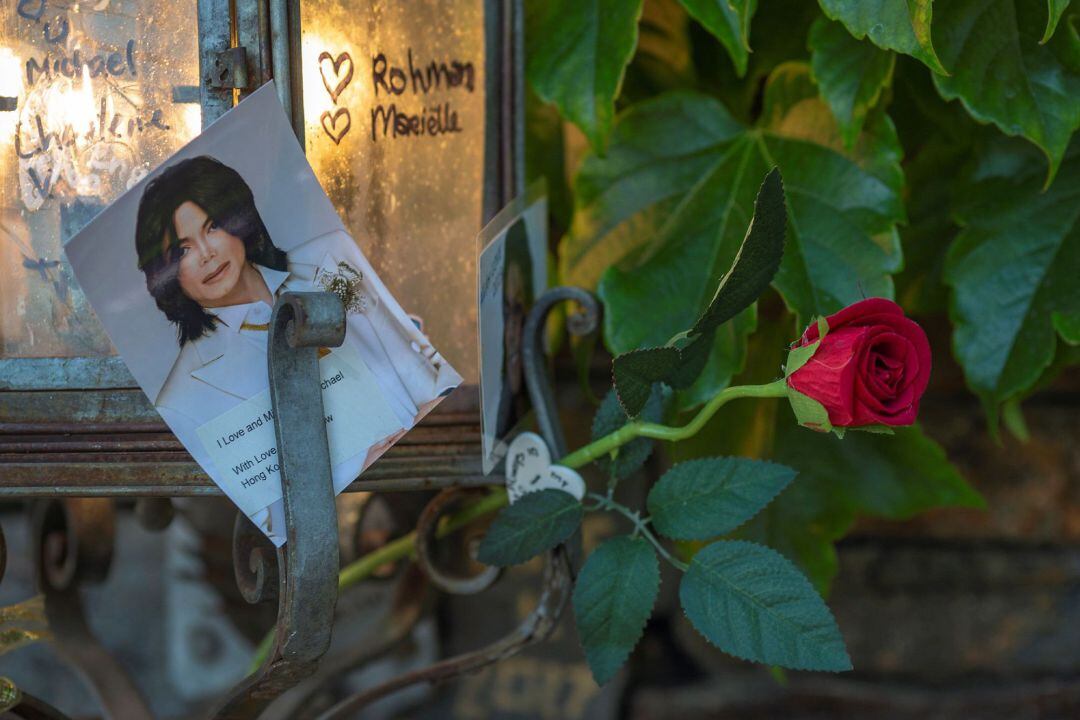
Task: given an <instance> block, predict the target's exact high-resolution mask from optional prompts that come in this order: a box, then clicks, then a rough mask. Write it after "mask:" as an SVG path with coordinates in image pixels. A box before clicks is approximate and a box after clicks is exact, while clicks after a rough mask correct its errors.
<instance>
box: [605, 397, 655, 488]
mask: <svg viewBox="0 0 1080 720" xmlns="http://www.w3.org/2000/svg"><path fill="white" fill-rule="evenodd" d="M663 414H664V392H663V389H662V388H661V387H660V386H659V385H654V386H653V388H652V392H651V394H650V396H649V399H648V400H647V401H646V402H645V408H644V410H642V413H641V419H642V420H644V421H645V422H660V421H661V419H663ZM629 421H630V418H628V417H627V416H626V413H625V412H623V409H622V406H621V405H620V404H619V398H618V397H617V396H616V394H615V389H614V388H612V389H611V390H610V391H609V392H608V394H607V395H605V396H604V400H603V402H601V403H600V407H599V408H597V410H596V416H595V417H593V424H592V439H593V440H597V439H599V438H602V437H604V436H605V435H609V434H611V433H613V432H615V431H616V430H618V429H619V428H621V427H622V426H623V425H625V424H626V423H627V422H629ZM654 443H655V441H654V440H651V439H649V438H644V437H639V438H634V439H633V440H631V441H630V442H628V443H626V444H625V445H623V446H622V447H621V448H619V450H618V453H617V454H616V455H615V458H614V460H612V459H611V458H609V457H607V456H605V457H600V458H597V460H596V464H597V465H599V466H600V468H601V469H602V470H604V471H605V472H607V473H609V474H610V475H611V476H612V477H615V478H617V479H620V480H621V479H622V478H625V477H629V476H630V475H632V474H633V473H635V472H636V471H637V470H638V468H640V467H641V466H642V465H644V464H645V461H646V460H648V459H649V455H651V454H652V450H653V445H654Z"/></svg>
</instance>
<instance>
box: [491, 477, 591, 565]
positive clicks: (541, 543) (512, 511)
mask: <svg viewBox="0 0 1080 720" xmlns="http://www.w3.org/2000/svg"><path fill="white" fill-rule="evenodd" d="M583 514H584V509H583V508H582V505H581V503H580V502H578V500H577V498H575V497H574V496H573V495H571V494H570V493H566V492H563V491H562V490H539V491H537V492H531V493H528V494H526V495H523V496H521V498H519V499H518V501H517V502H515V503H514V504H513V505H510V506H508V507H506V508H504V509H503V510H502V512H500V513H499V515H498V516H497V517H496V518H495V521H494V522H492V523H491V527H490V528H488V531H487V534H486V535H484V539H483V540H482V541H481V542H480V548H479V550H478V552H477V559H478V560H479V561H480V562H482V563H485V564H487V565H497V566H499V567H505V566H508V565H518V564H520V563H523V562H526V561H527V560H530V559H532V558H533V557H535V556H537V555H539V554H540V553H542V552H544V551H546V550H550V549H551V548H553V547H555V546H556V545H558V544H559V543H561V542H563V541H564V540H566V539H567V538H568V537H570V536H571V535H573V534H574V531H575V530H577V528H578V526H579V525H580V524H581V518H582V515H583Z"/></svg>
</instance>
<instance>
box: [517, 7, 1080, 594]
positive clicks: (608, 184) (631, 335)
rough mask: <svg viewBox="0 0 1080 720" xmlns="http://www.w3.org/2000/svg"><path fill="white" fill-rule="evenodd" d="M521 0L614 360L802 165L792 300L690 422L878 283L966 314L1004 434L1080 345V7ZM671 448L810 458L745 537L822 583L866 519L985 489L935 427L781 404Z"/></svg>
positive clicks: (655, 341) (580, 275)
mask: <svg viewBox="0 0 1080 720" xmlns="http://www.w3.org/2000/svg"><path fill="white" fill-rule="evenodd" d="M526 6H527V19H526V55H527V76H528V80H529V86H530V89H529V98H528V100H529V102H528V106H529V107H528V109H529V118H528V132H529V137H528V158H527V164H528V168H529V173H530V175H532V176H534V177H535V176H538V175H544V176H546V177H547V181H548V187H549V190H550V194H551V201H552V209H553V214H554V222H555V224H556V226H557V229H558V230H559V231H560V233H561V239H560V241H559V243H558V258H557V259H558V272H559V276H560V277H559V280H560V282H562V283H569V284H577V285H581V286H584V287H587V288H590V289H593V290H596V291H597V292H598V293H599V295H600V297H601V299H602V301H603V302H604V306H605V324H604V331H603V342H604V343H605V345H606V346H607V348H608V349H609V350H610V351H611V352H612V353H613V354H620V353H625V352H628V351H631V350H635V349H637V348H640V347H645V346H650V345H662V344H663V343H664V342H665V341H667V340H668V339H669V338H670V337H672V336H673V335H674V334H676V333H678V332H680V331H682V330H685V329H686V328H687V327H689V326H690V325H692V324H693V322H694V320H695V319H696V318H697V317H698V316H699V315H700V314H701V312H702V310H703V309H704V308H705V307H706V306H707V305H708V303H709V301H710V300H711V293H712V291H713V290H714V289H715V288H716V286H717V283H718V282H719V280H720V277H721V276H722V274H723V273H724V272H725V271H726V269H727V268H728V267H729V266H730V265H731V262H732V260H733V258H734V255H735V253H736V251H737V250H738V248H739V244H740V242H741V241H742V238H743V234H744V232H745V229H746V226H747V223H748V222H749V220H750V218H751V216H752V215H753V202H754V197H755V193H756V192H757V190H758V187H759V185H760V183H761V179H762V177H763V176H764V175H765V174H766V173H767V172H768V170H769V169H770V168H771V167H773V166H774V165H775V166H779V168H780V170H781V172H782V173H783V178H784V188H785V191H786V194H787V199H788V237H787V248H786V252H785V254H784V258H783V262H782V264H781V266H780V270H779V272H778V273H777V275H776V277H775V278H774V280H773V283H772V286H773V290H772V291H769V292H768V293H766V295H765V296H763V298H762V299H761V300H760V301H759V302H758V303H757V305H756V306H754V307H751V308H749V309H748V310H746V311H744V312H743V313H741V314H740V315H739V316H737V317H736V318H735V319H734V320H733V321H731V322H728V323H727V324H725V325H724V326H723V327H722V328H720V330H719V331H718V332H717V333H716V335H715V337H714V338H713V339H712V343H713V351H712V353H711V355H710V357H709V360H708V364H707V366H706V369H705V371H704V372H703V373H702V375H701V376H700V377H699V379H698V380H697V382H696V383H695V384H694V385H693V386H692V387H690V388H687V389H683V390H680V391H678V392H677V393H675V394H674V397H673V398H672V399H671V402H670V403H668V406H669V410H668V412H669V414H676V415H677V414H679V413H682V412H686V411H689V410H691V409H693V408H694V407H696V406H698V405H700V404H701V403H702V402H703V401H704V400H705V399H706V398H708V397H711V396H712V395H714V394H715V393H716V392H717V391H719V390H720V389H722V388H723V387H725V386H727V385H729V384H731V383H732V382H733V380H737V381H738V382H766V381H768V380H771V379H774V378H775V377H778V376H779V374H780V365H781V362H782V360H783V356H784V349H785V348H786V347H787V345H788V344H789V343H790V342H791V341H792V340H793V339H794V338H795V337H797V335H798V333H799V332H800V331H801V329H802V328H803V327H804V326H805V324H806V323H807V322H809V321H810V319H811V318H812V317H813V316H815V315H821V314H828V313H831V312H834V311H836V310H838V309H839V308H841V307H843V306H844V305H847V304H849V303H851V302H854V301H856V300H859V299H860V298H862V297H864V296H872V295H878V296H885V297H892V298H895V299H897V301H898V302H900V303H901V304H902V305H903V306H904V307H905V308H906V309H907V311H908V312H909V313H911V314H913V315H914V316H916V317H926V316H931V315H943V316H945V315H947V316H948V318H950V320H951V325H952V330H951V332H952V353H953V356H954V357H955V359H956V361H957V362H958V363H959V364H960V366H961V367H962V369H963V371H964V375H965V378H966V381H967V384H968V386H969V387H970V388H971V390H972V392H974V393H975V394H977V395H978V397H979V398H980V399H981V401H982V403H983V405H984V407H985V408H986V411H987V415H988V419H989V425H990V427H991V430H992V431H995V432H996V427H997V424H998V417H999V414H1000V413H1001V411H1002V409H1003V408H1006V409H1012V408H1015V406H1016V403H1018V402H1019V401H1021V400H1022V399H1023V398H1024V397H1025V396H1026V395H1028V394H1030V393H1031V392H1032V391H1033V390H1034V389H1035V388H1037V387H1039V386H1040V385H1041V384H1043V383H1044V382H1045V381H1046V379H1047V377H1048V375H1049V374H1050V373H1052V372H1057V371H1060V369H1061V368H1062V367H1063V366H1064V365H1067V364H1068V363H1069V362H1075V361H1076V360H1077V359H1078V358H1080V352H1077V349H1076V346H1077V345H1078V344H1080V142H1076V141H1074V140H1073V135H1074V132H1075V131H1076V129H1077V127H1078V126H1080V7H1077V6H1076V4H1075V3H1074V4H1073V5H1072V6H1070V3H1069V0H949V2H944V1H941V2H937V3H935V2H933V1H932V0H820V2H818V3H815V2H813V1H812V0H527V2H526ZM571 125H572V126H576V128H577V130H575V129H574V128H573V127H571ZM578 130H580V133H578ZM568 178H569V180H568ZM936 355H937V356H938V357H939V358H941V357H943V348H937V349H936ZM672 452H673V454H675V456H676V458H677V459H689V458H693V457H700V456H704V455H716V454H719V453H727V454H734V455H749V456H754V457H763V458H774V459H777V460H779V461H782V462H784V463H785V464H787V465H790V466H791V467H793V468H795V469H797V470H798V471H799V474H798V476H797V477H796V479H795V481H794V482H793V483H792V484H791V486H790V487H788V488H787V489H786V490H785V491H784V492H783V493H781V495H780V496H779V498H778V499H777V500H776V501H775V502H773V503H772V504H771V505H770V506H769V507H768V508H767V510H766V511H765V512H763V513H762V514H761V515H759V516H758V517H756V518H754V520H753V521H752V522H751V523H750V524H749V525H746V526H744V527H743V528H740V530H739V531H738V532H737V534H738V535H739V536H741V537H743V538H746V539H752V540H757V541H762V542H765V543H767V544H769V545H771V546H772V547H774V548H776V549H777V550H779V551H780V552H781V553H783V554H784V555H786V556H787V557H788V558H789V559H790V560H792V561H794V562H795V563H797V564H798V565H799V566H800V567H801V568H802V569H803V570H804V571H806V572H807V573H808V574H809V576H810V577H811V579H812V580H813V582H814V583H815V585H816V586H817V587H818V588H819V590H825V589H826V588H827V586H828V583H829V580H830V579H831V578H832V576H833V575H834V574H835V571H836V557H835V553H834V550H833V546H832V543H833V542H834V541H835V540H836V539H837V538H839V537H841V536H842V535H843V534H844V533H845V532H846V531H847V530H848V529H849V528H850V526H851V524H852V523H853V522H854V520H855V518H856V517H857V516H858V515H860V514H869V515H876V516H882V517H888V518H905V517H909V516H911V515H913V514H915V513H917V512H920V511H922V510H925V509H927V508H930V507H934V506H939V505H967V506H978V505H979V504H981V502H982V501H981V499H980V497H979V496H978V494H977V493H975V492H974V491H972V490H971V489H970V488H969V487H968V486H967V484H966V483H965V482H964V480H963V479H962V478H961V477H960V476H959V474H958V473H957V472H956V470H955V469H954V468H953V467H952V466H951V465H950V464H949V463H948V461H947V459H946V458H945V454H944V452H943V451H942V450H941V448H940V447H939V446H938V445H937V444H936V443H935V442H934V441H933V440H931V439H930V438H928V437H926V436H925V435H924V434H923V433H922V431H921V430H920V429H918V428H912V429H909V430H904V431H902V432H900V433H898V434H897V435H896V436H894V437H883V436H876V435H867V434H861V433H859V434H856V435H854V436H853V435H849V436H848V437H847V438H846V439H845V440H843V441H840V440H838V439H837V438H834V437H832V436H824V435H818V434H815V433H812V432H809V431H807V430H804V429H802V428H798V427H796V426H795V425H794V422H793V420H792V418H791V416H790V410H789V409H788V408H787V407H783V406H781V405H780V404H779V403H778V402H760V403H753V404H752V405H738V404H734V405H732V406H730V407H729V408H724V410H722V411H721V413H720V415H719V416H718V417H717V418H715V419H714V421H713V422H712V424H711V427H710V428H709V429H708V430H707V431H705V432H703V433H701V434H699V436H697V437H696V438H694V439H693V440H692V441H689V442H685V443H680V444H679V445H677V446H675V447H673V448H672Z"/></svg>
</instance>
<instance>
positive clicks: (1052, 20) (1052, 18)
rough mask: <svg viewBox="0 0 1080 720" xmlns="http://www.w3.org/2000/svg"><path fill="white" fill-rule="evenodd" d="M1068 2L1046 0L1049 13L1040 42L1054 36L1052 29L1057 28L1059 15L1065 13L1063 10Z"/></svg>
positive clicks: (1063, 0)
mask: <svg viewBox="0 0 1080 720" xmlns="http://www.w3.org/2000/svg"><path fill="white" fill-rule="evenodd" d="M1069 2H1070V0H1046V5H1047V9H1048V10H1049V12H1050V15H1049V17H1047V18H1046V32H1045V33H1043V36H1042V40H1041V41H1040V42H1042V43H1045V42H1047V41H1048V40H1049V39H1050V38H1052V37H1053V36H1054V31H1055V30H1057V26H1058V22H1059V21H1060V20H1061V16H1062V15H1064V14H1065V10H1066V9H1067V8H1068V7H1069Z"/></svg>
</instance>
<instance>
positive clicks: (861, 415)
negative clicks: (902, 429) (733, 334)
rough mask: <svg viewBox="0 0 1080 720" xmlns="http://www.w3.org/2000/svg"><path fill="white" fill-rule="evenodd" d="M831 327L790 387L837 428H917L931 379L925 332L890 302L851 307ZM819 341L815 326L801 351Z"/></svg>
mask: <svg viewBox="0 0 1080 720" xmlns="http://www.w3.org/2000/svg"><path fill="white" fill-rule="evenodd" d="M826 323H827V328H828V329H827V331H826V333H825V336H824V337H823V338H821V343H820V344H819V345H818V347H817V349H816V351H814V353H813V355H812V356H811V357H810V359H809V360H807V361H806V363H805V364H803V365H802V366H801V367H799V368H798V369H796V370H794V371H793V372H790V374H789V375H788V378H787V383H788V387H789V388H791V389H792V390H795V391H797V392H798V393H802V394H803V395H805V396H807V397H809V398H811V399H812V400H816V401H817V402H818V403H820V404H821V405H822V406H823V407H824V408H825V410H826V411H827V413H828V416H829V423H830V424H832V425H834V426H836V427H859V426H866V425H911V424H912V423H914V422H915V418H916V416H917V415H918V414H919V399H920V398H921V397H922V394H923V392H924V391H925V390H926V384H927V383H928V382H929V380H930V343H929V341H927V339H926V333H925V332H923V329H922V328H921V327H919V325H918V324H917V323H916V322H915V321H914V320H911V319H909V318H907V317H905V316H904V311H903V310H902V309H901V308H900V306H899V305H897V304H896V303H894V302H893V301H892V300H886V299H885V298H868V299H866V300H861V301H859V302H857V303H855V304H853V305H849V306H848V307H846V308H844V309H843V310H841V311H839V312H837V313H835V314H833V315H830V316H829V317H828V318H826ZM818 339H819V330H818V325H817V324H812V325H811V326H810V327H808V328H807V329H806V332H805V333H803V336H802V338H800V340H799V341H798V343H796V345H795V347H796V348H800V347H807V346H809V345H812V344H813V343H815V342H817V341H818ZM806 424H809V423H806ZM821 429H828V428H827V427H822V428H821Z"/></svg>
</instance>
